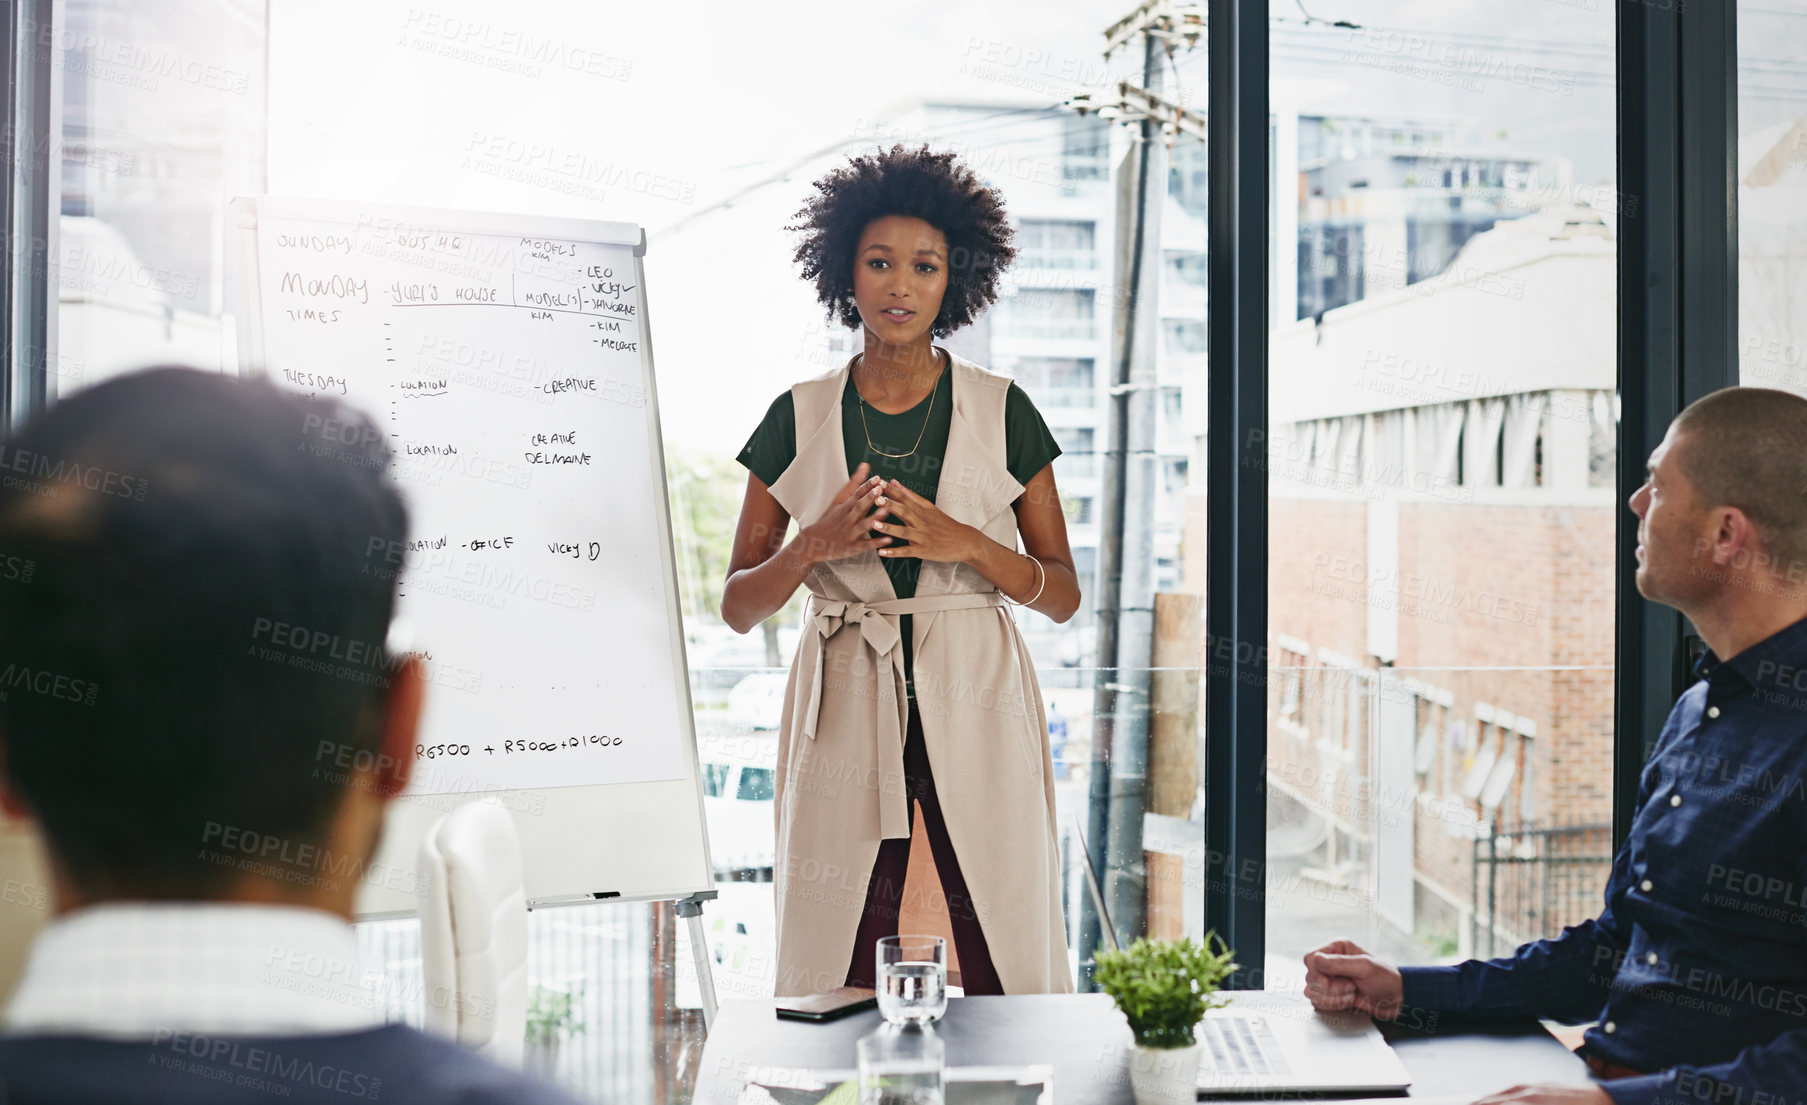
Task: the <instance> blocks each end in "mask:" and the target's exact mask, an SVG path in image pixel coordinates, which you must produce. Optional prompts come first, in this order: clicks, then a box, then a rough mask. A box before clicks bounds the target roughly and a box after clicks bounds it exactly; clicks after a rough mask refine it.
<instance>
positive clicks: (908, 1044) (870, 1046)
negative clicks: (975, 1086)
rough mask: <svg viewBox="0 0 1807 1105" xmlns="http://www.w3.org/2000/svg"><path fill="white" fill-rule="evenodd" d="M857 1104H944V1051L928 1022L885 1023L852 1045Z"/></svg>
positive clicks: (945, 1057) (945, 1064) (945, 1065)
mask: <svg viewBox="0 0 1807 1105" xmlns="http://www.w3.org/2000/svg"><path fill="white" fill-rule="evenodd" d="M854 1049H855V1051H856V1052H857V1053H858V1055H859V1071H860V1105H944V1102H945V1101H946V1088H945V1083H944V1081H943V1079H944V1078H945V1076H946V1067H947V1052H946V1049H945V1047H944V1046H943V1044H942V1042H941V1037H939V1036H937V1035H935V1032H934V1030H933V1029H931V1028H929V1027H928V1026H927V1025H920V1026H916V1027H911V1028H898V1027H895V1026H886V1027H884V1028H881V1029H879V1030H878V1031H877V1032H876V1033H874V1034H872V1035H870V1036H865V1037H862V1038H861V1039H860V1040H859V1042H858V1043H856V1044H855V1045H854Z"/></svg>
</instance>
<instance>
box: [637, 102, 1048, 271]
mask: <svg viewBox="0 0 1807 1105" xmlns="http://www.w3.org/2000/svg"><path fill="white" fill-rule="evenodd" d="M1061 106H1062V105H1060V104H1058V103H1057V104H1051V105H1049V106H1047V107H1020V108H1006V109H1004V110H1001V111H997V112H993V113H992V114H990V115H986V116H981V117H979V118H978V119H961V120H957V121H955V122H953V123H952V124H950V126H956V127H957V126H963V125H968V124H974V123H979V122H983V121H984V120H986V119H995V118H997V117H998V116H1003V115H1013V114H1014V115H1019V116H1027V115H1045V114H1049V113H1052V112H1057V111H1059V109H1060V108H1061ZM1023 121H1024V120H1022V119H1015V120H1010V121H1008V122H999V123H993V124H992V125H991V126H990V127H980V128H977V129H976V130H965V131H960V130H952V131H949V132H948V133H940V132H936V131H933V130H928V129H925V130H923V131H917V132H914V133H913V134H912V135H911V136H910V139H911V140H912V141H914V140H915V139H916V138H917V137H920V138H922V139H923V140H924V141H930V140H933V141H947V140H949V139H960V138H970V137H971V136H972V135H973V134H978V133H984V132H985V131H987V130H993V129H999V128H1002V127H1005V126H1015V125H1018V124H1020V123H1021V122H1023ZM901 137H903V136H901V135H863V136H859V137H853V138H844V139H841V140H839V141H836V142H831V143H829V144H828V145H826V146H821V147H819V148H817V149H814V150H811V151H810V152H809V153H806V154H803V155H802V156H801V157H797V158H794V159H792V160H791V161H789V162H788V163H786V164H785V166H784V167H783V168H782V169H779V170H777V171H776V172H774V173H772V174H770V175H768V176H766V177H763V178H761V179H759V180H756V181H753V182H752V183H750V184H746V185H743V186H741V187H740V188H737V189H735V190H734V191H733V192H731V193H730V194H728V195H727V196H724V197H723V198H721V199H719V200H717V201H715V202H714V203H711V204H709V205H708V206H706V207H701V208H698V209H697V210H695V211H692V212H690V213H689V214H687V215H684V216H682V217H681V218H679V219H677V220H676V221H674V222H671V223H667V224H666V225H665V226H663V227H660V228H659V229H658V230H656V231H651V232H649V233H648V237H649V238H652V237H663V236H669V235H671V234H674V233H676V232H677V231H679V230H682V229H683V228H684V227H686V226H688V225H690V224H691V223H693V222H695V221H696V220H698V219H700V218H702V217H703V216H704V215H709V214H713V213H714V212H716V211H719V210H722V209H724V208H728V207H732V206H734V205H735V204H736V203H739V202H740V201H741V200H743V199H745V198H746V197H747V196H750V195H752V194H753V193H754V192H757V191H759V190H760V189H762V188H766V187H769V186H771V185H773V184H777V183H780V182H782V181H784V180H786V179H788V178H789V177H790V175H791V174H792V173H794V172H796V171H797V170H798V169H800V168H802V167H803V166H805V165H808V164H809V163H810V162H812V161H816V160H818V159H820V158H823V157H827V156H829V155H830V154H833V153H836V152H839V151H841V150H845V149H848V148H849V147H853V146H859V145H863V144H865V143H867V142H884V141H886V140H887V139H891V140H895V139H897V138H901ZM774 160H775V159H774ZM749 164H751V165H758V164H762V162H751V163H749Z"/></svg>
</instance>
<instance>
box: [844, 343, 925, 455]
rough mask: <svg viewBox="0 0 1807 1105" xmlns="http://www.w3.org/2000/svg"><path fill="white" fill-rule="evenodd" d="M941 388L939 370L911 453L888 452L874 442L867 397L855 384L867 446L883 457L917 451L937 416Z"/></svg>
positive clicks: (854, 390) (862, 354) (911, 447)
mask: <svg viewBox="0 0 1807 1105" xmlns="http://www.w3.org/2000/svg"><path fill="white" fill-rule="evenodd" d="M864 356H865V354H864V353H861V354H860V355H859V357H855V358H854V360H856V361H857V360H859V359H860V358H861V357H864ZM848 371H849V372H850V373H851V372H852V369H849V370H848ZM940 390H941V374H940V373H939V372H937V373H936V374H935V384H934V386H933V387H931V388H929V410H928V413H927V414H925V415H923V416H922V429H921V430H920V431H918V432H917V434H916V444H915V445H912V446H910V452H909V453H887V452H885V451H884V450H883V449H880V448H879V447H878V446H876V445H874V444H872V429H871V427H869V426H867V425H866V397H865V396H864V395H860V388H859V385H858V384H855V385H854V386H853V393H854V394H855V395H858V396H859V400H860V429H861V430H863V431H865V434H866V448H867V449H868V450H870V451H872V452H874V453H877V454H878V455H879V456H881V457H890V458H891V459H893V460H897V459H898V458H900V457H907V456H909V455H910V454H911V453H914V452H916V450H917V449H919V448H921V446H922V439H923V436H924V435H926V434H927V433H928V432H929V419H931V418H933V417H934V416H935V393H936V392H938V391H940Z"/></svg>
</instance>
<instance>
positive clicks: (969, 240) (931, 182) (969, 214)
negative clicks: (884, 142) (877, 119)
mask: <svg viewBox="0 0 1807 1105" xmlns="http://www.w3.org/2000/svg"><path fill="white" fill-rule="evenodd" d="M815 188H816V195H815V196H813V197H811V199H810V200H809V202H808V203H806V204H805V205H804V206H803V208H802V209H801V210H800V211H798V212H797V216H796V217H797V219H798V220H799V221H798V222H796V223H793V224H791V225H789V226H787V227H786V228H785V229H787V230H795V231H800V232H801V233H802V239H801V240H800V242H799V243H798V246H797V251H796V256H795V260H796V261H797V262H798V263H799V264H800V265H801V266H802V269H803V277H804V279H806V280H812V281H814V282H815V285H816V298H817V299H818V300H820V301H821V303H822V304H823V305H824V306H825V307H827V308H828V310H829V315H830V317H832V318H835V319H837V320H839V321H840V322H841V324H842V325H844V326H847V327H849V328H858V327H859V326H860V325H861V324H862V322H863V323H864V324H865V325H867V326H868V327H870V328H871V329H872V330H873V332H874V333H876V334H878V336H879V337H881V338H883V339H885V340H886V341H891V342H898V343H900V344H901V339H900V338H899V337H898V336H897V334H896V333H894V332H893V328H892V327H891V326H890V325H888V324H887V323H886V322H885V321H884V320H883V319H873V318H869V317H866V312H864V311H862V309H861V308H862V304H861V302H860V301H859V297H858V296H857V295H856V284H855V273H856V271H859V269H858V267H859V266H862V265H867V264H869V263H870V262H871V260H872V258H871V257H869V256H868V255H866V253H863V252H862V251H865V250H868V249H869V247H870V246H871V245H872V244H873V234H872V230H873V228H874V227H875V225H876V224H878V223H879V222H880V221H881V220H888V221H889V223H890V224H892V225H890V226H889V227H888V229H887V232H886V233H884V234H881V235H880V237H884V238H897V237H898V236H899V232H901V231H906V230H907V231H908V234H907V237H908V239H909V240H908V241H907V242H904V241H901V240H900V241H897V242H894V243H891V244H893V245H895V246H896V248H897V249H898V250H902V249H903V248H904V247H905V246H908V248H909V253H908V254H903V253H895V254H894V255H893V256H892V257H890V258H889V263H890V264H891V265H892V266H893V268H904V267H906V266H908V267H909V269H910V271H915V268H914V267H915V266H916V265H917V264H918V263H919V258H918V256H917V250H918V249H927V250H929V251H930V252H933V253H938V254H939V256H938V257H936V258H935V259H934V263H935V265H936V267H937V268H939V269H940V276H941V282H942V283H943V284H944V286H945V287H944V293H943V294H942V296H941V297H940V300H939V301H938V302H937V303H936V304H935V309H934V310H933V311H932V312H930V311H926V310H925V312H924V313H925V314H927V315H928V317H927V318H919V319H916V320H912V322H913V323H914V324H915V325H914V327H913V329H914V330H915V331H920V330H922V329H924V328H925V327H926V329H927V330H928V332H929V333H930V334H931V335H933V336H934V337H946V336H947V335H949V334H951V333H953V332H954V331H956V330H958V329H960V328H961V327H963V326H965V325H967V324H968V323H970V322H971V321H972V320H973V319H974V318H976V317H977V316H978V315H979V314H980V312H982V311H984V310H985V308H986V307H987V306H988V305H989V304H991V303H992V302H993V301H995V300H996V299H997V295H998V289H997V282H998V278H999V276H1001V275H1002V274H1003V272H1004V270H1005V269H1007V268H1009V267H1010V263H1011V262H1012V261H1013V260H1014V259H1015V258H1016V249H1015V247H1014V246H1012V245H1011V239H1012V237H1013V233H1014V232H1013V231H1012V230H1011V228H1010V221H1009V218H1008V216H1007V215H1006V214H1005V212H1004V205H1003V202H1002V201H1001V199H1000V198H999V196H998V194H997V192H996V191H994V190H992V189H991V188H988V187H986V186H985V184H984V182H983V181H981V180H980V179H979V177H978V176H977V175H976V174H975V173H974V172H973V171H972V170H971V169H969V168H967V167H965V166H964V165H961V164H960V163H959V162H958V161H956V160H955V157H954V155H953V154H952V153H931V152H929V148H928V147H927V146H926V145H925V146H922V147H920V148H919V149H915V150H906V149H905V148H904V147H902V146H899V145H893V146H892V147H891V148H890V149H889V150H887V151H882V152H879V153H876V154H870V155H863V156H859V157H854V158H851V159H849V162H848V164H847V165H845V166H843V167H841V168H839V169H836V170H834V171H833V172H830V173H828V174H827V175H826V176H824V177H823V178H822V179H821V180H818V181H817V182H816V184H815ZM893 216H899V217H901V221H899V220H898V219H888V217H893ZM881 229H886V228H881ZM875 323H876V325H875Z"/></svg>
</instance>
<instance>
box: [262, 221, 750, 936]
mask: <svg viewBox="0 0 1807 1105" xmlns="http://www.w3.org/2000/svg"><path fill="white" fill-rule="evenodd" d="M233 213H234V218H233V220H232V225H233V228H234V253H235V254H236V269H235V280H236V290H237V292H238V294H239V297H240V300H239V302H240V318H239V354H240V363H241V365H242V366H243V371H244V373H245V374H247V375H264V376H267V377H268V378H270V379H271V380H273V381H275V382H276V383H278V384H279V385H281V386H285V387H288V388H292V389H295V390H298V391H302V392H306V393H312V394H323V395H327V396H331V397H334V398H337V399H340V400H342V401H343V402H346V403H348V404H349V405H351V406H352V407H355V408H357V409H358V410H360V411H362V412H364V413H365V414H366V415H369V416H372V417H374V418H375V419H376V421H377V423H378V425H379V426H380V428H381V432H382V433H384V434H386V435H388V438H389V444H390V446H391V450H392V452H393V454H394V458H395V459H394V464H393V466H392V471H393V473H394V475H395V477H396V480H397V483H398V484H399V486H400V487H401V489H402V493H403V496H404V498H405V499H406V500H407V503H408V508H409V514H410V518H409V523H410V525H409V531H410V532H409V539H408V541H407V542H406V543H405V544H404V545H401V546H390V545H388V544H386V543H385V542H382V541H380V540H373V541H372V542H371V545H370V548H368V549H367V550H366V556H365V567H366V568H367V569H368V570H370V571H372V572H375V573H377V574H379V575H384V574H385V573H387V575H386V576H385V578H394V579H395V580H396V585H397V592H398V595H399V599H398V605H397V618H398V621H399V622H400V623H401V624H402V625H403V626H405V628H406V631H407V632H408V634H409V636H410V637H411V640H410V641H409V642H408V647H411V648H413V649H415V650H417V651H419V652H421V653H422V654H424V655H425V656H426V657H427V674H428V689H427V696H426V703H425V707H424V710H423V714H422V719H421V729H420V736H419V738H418V744H417V750H416V751H417V762H416V765H415V771H414V776H413V779H412V781H411V782H410V785H409V787H408V789H407V791H406V792H405V793H403V794H402V795H401V796H399V797H398V798H397V799H396V801H394V802H392V803H391V806H390V812H389V816H388V820H387V823H386V825H385V828H384V838H383V842H382V845H381V848H380V850H379V852H378V855H377V857H376V859H375V860H374V861H373V862H372V863H371V864H370V865H369V867H368V869H366V870H364V871H362V872H358V873H356V874H357V877H358V878H359V880H360V883H361V885H360V887H359V898H358V907H357V908H358V912H359V915H360V916H366V917H374V916H388V915H398V914H405V913H411V912H414V911H416V910H417V909H418V908H419V905H420V901H421V899H422V897H423V896H424V895H425V894H426V893H428V892H430V891H431V890H432V889H433V888H431V887H429V886H424V885H421V884H420V881H419V879H418V876H416V874H415V872H414V868H415V863H416V855H417V853H418V850H419V847H420V842H421V839H422V837H423V836H424V834H425V831H426V829H427V827H428V826H429V825H430V824H431V823H432V822H433V821H434V820H435V819H437V818H438V817H439V816H441V815H442V814H443V813H445V812H446V811H447V810H449V809H451V808H453V807H454V806H456V805H458V804H459V803H462V802H466V801H473V800H484V801H491V802H496V803H499V804H501V805H502V806H503V807H504V808H506V809H508V810H509V811H510V812H511V813H512V814H513V816H514V820H515V825H516V828H517V829H518V830H519V832H520V836H521V845H522V852H523V856H522V859H523V864H524V868H525V874H526V882H527V896H528V899H529V901H530V902H533V903H534V904H550V903H553V902H560V901H574V900H583V901H588V900H595V898H596V897H599V896H606V897H609V898H620V899H623V900H650V899H669V898H678V897H685V896H687V895H689V894H691V893H695V892H698V891H706V890H711V889H713V886H714V876H713V872H712V868H711V865H710V859H709V851H708V833H707V831H706V829H705V821H704V815H703V800H702V797H703V792H702V785H701V777H700V772H699V769H698V763H697V751H696V737H695V730H694V721H693V715H692V713H691V703H690V683H689V676H688V668H687V666H686V663H685V660H684V640H683V621H682V616H681V612H680V605H679V601H678V589H677V574H676V570H675V566H674V558H673V554H672V541H671V519H670V516H669V509H668V501H667V498H666V488H665V467H664V458H663V447H662V444H661V439H660V433H659V418H658V404H657V398H656V392H655V389H654V380H653V358H652V344H651V331H650V327H649V324H648V320H647V315H646V291H645V282H644V265H643V255H644V252H645V234H644V232H643V231H642V230H641V229H640V228H639V227H638V226H636V225H633V224H629V223H612V222H596V221H588V220H575V219H559V218H543V217H537V216H528V215H509V214H497V213H477V212H458V211H445V210H428V209H420V208H407V207H400V206H392V205H380V204H362V203H348V202H329V201H318V200H299V199H287V198H280V197H272V196H259V197H250V198H240V199H237V200H234V201H233ZM311 430H312V433H310V435H309V436H310V439H311V438H313V437H315V436H317V437H318V438H319V439H320V440H321V441H322V442H323V445H322V447H323V448H331V447H332V445H333V442H334V440H335V438H334V434H335V432H337V433H339V434H341V435H343V434H346V433H352V432H353V431H350V430H346V429H343V428H340V429H337V430H336V429H335V427H332V426H317V427H312V428H311ZM325 766H326V767H327V768H328V769H329V770H330V769H332V768H333V767H334V766H335V765H333V764H327V765H325ZM337 766H339V767H343V766H344V765H337Z"/></svg>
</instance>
